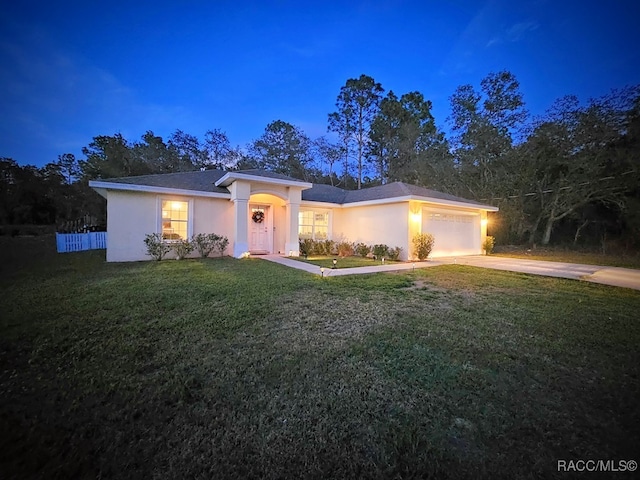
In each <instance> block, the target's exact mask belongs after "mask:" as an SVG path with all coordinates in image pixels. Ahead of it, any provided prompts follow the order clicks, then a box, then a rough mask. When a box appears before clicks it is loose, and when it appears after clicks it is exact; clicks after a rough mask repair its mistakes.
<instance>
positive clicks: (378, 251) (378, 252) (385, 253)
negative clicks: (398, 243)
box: [372, 243, 389, 259]
mask: <svg viewBox="0 0 640 480" xmlns="http://www.w3.org/2000/svg"><path fill="white" fill-rule="evenodd" d="M372 251H373V256H374V257H375V258H377V259H380V258H389V246H388V245H385V244H384V243H378V244H376V245H374V246H373V248H372Z"/></svg>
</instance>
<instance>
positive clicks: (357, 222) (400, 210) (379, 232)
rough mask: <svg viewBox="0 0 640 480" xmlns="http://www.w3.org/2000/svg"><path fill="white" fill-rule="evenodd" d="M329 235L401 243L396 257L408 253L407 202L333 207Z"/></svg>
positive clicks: (357, 240) (398, 244)
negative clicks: (398, 254)
mask: <svg viewBox="0 0 640 480" xmlns="http://www.w3.org/2000/svg"><path fill="white" fill-rule="evenodd" d="M332 217H333V228H332V229H331V231H332V238H333V239H334V240H338V239H340V238H341V237H342V238H344V239H345V240H347V241H349V242H357V243H359V242H363V243H367V244H369V245H374V244H377V243H383V244H386V245H388V246H389V247H401V248H402V252H401V254H400V258H401V259H402V260H407V258H408V253H409V242H408V237H409V236H408V231H409V203H408V202H402V203H390V204H381V205H368V206H358V207H347V208H336V209H334V210H333V215H332Z"/></svg>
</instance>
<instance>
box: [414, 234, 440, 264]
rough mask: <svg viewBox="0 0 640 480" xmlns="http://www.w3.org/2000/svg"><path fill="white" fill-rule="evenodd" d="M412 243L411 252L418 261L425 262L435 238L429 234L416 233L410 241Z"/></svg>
mask: <svg viewBox="0 0 640 480" xmlns="http://www.w3.org/2000/svg"><path fill="white" fill-rule="evenodd" d="M411 243H413V252H414V255H415V256H416V257H418V259H419V260H426V259H427V257H429V255H431V250H433V244H434V243H435V238H434V236H433V235H432V234H430V233H416V234H415V235H414V237H413V238H412V239H411Z"/></svg>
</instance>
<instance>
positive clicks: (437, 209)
mask: <svg viewBox="0 0 640 480" xmlns="http://www.w3.org/2000/svg"><path fill="white" fill-rule="evenodd" d="M89 185H90V186H91V187H92V188H94V189H95V190H96V191H97V192H98V193H100V194H101V195H102V196H103V197H105V198H106V199H107V232H108V234H109V240H108V245H107V261H109V262H123V261H135V260H148V259H149V258H150V257H149V256H148V255H147V254H146V248H145V245H144V238H145V235H146V234H150V233H161V234H162V235H163V237H164V238H166V239H169V240H170V239H178V238H185V239H188V238H191V236H192V235H194V234H198V233H216V234H218V235H224V236H226V237H227V238H228V239H229V246H230V247H229V248H230V251H229V252H228V253H229V254H232V255H233V256H234V257H238V258H239V257H242V256H244V255H246V254H247V252H249V253H252V254H269V253H273V254H282V255H289V256H297V255H299V240H300V239H301V238H313V239H316V240H324V239H332V240H346V241H351V242H363V243H367V244H370V245H373V244H386V245H388V246H389V247H401V248H402V253H401V259H403V260H408V259H412V258H413V247H412V242H411V240H412V238H413V236H414V235H415V234H416V233H422V232H428V233H431V234H433V235H434V237H435V245H434V249H433V251H432V254H431V256H432V257H439V256H460V255H476V254H480V253H482V243H483V241H484V239H485V237H486V232H487V212H495V211H497V210H498V209H497V208H496V207H493V206H490V205H483V204H480V203H477V202H474V201H471V200H466V199H464V198H460V197H455V196H453V195H448V194H445V193H441V192H437V191H434V190H429V189H426V188H423V187H419V186H416V185H409V184H406V183H401V182H395V183H389V184H386V185H380V186H377V187H371V188H364V189H362V190H343V189H341V188H338V187H334V186H331V185H320V184H311V183H308V182H304V181H302V180H298V179H295V178H291V177H288V176H285V175H280V174H277V173H272V172H267V171H264V170H240V171H222V170H204V171H195V172H182V173H168V174H158V175H142V176H137V177H124V178H113V179H105V180H95V181H91V182H90V183H89Z"/></svg>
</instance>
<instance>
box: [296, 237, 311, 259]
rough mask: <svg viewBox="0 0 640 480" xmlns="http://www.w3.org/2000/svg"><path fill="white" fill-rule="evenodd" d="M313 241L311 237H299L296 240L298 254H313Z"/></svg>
mask: <svg viewBox="0 0 640 480" xmlns="http://www.w3.org/2000/svg"><path fill="white" fill-rule="evenodd" d="M313 243H314V242H313V239H311V238H301V239H300V240H299V241H298V250H300V255H302V256H303V257H308V256H309V255H313V253H312V252H313Z"/></svg>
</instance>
